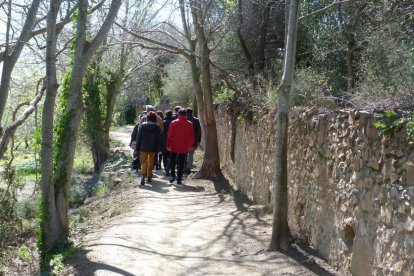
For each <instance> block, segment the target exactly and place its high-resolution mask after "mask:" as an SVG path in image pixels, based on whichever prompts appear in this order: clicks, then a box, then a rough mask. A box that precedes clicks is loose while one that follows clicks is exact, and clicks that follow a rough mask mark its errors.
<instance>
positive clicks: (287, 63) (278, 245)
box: [269, 0, 300, 250]
mask: <svg viewBox="0 0 414 276" xmlns="http://www.w3.org/2000/svg"><path fill="white" fill-rule="evenodd" d="M288 1H289V0H287V1H286V8H289V18H288V20H286V22H287V23H288V32H287V38H286V49H285V58H284V66H283V76H282V82H281V84H280V86H279V90H278V95H279V97H278V98H279V102H278V112H277V128H276V162H275V165H276V171H275V182H274V184H273V204H274V208H273V228H272V240H271V242H270V246H269V249H270V250H278V249H283V250H287V249H288V248H289V240H288V239H289V228H288V221H287V214H288V212H287V211H288V189H287V184H288V166H287V153H288V144H287V142H288V126H289V109H290V106H289V105H290V104H289V94H290V91H291V88H292V83H293V76H294V69H295V56H296V40H297V29H298V19H299V5H300V0H291V1H289V2H290V3H288Z"/></svg>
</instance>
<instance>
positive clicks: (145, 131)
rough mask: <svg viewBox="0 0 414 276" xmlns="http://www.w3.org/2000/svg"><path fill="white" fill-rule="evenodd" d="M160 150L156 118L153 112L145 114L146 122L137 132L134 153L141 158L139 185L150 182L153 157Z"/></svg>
mask: <svg viewBox="0 0 414 276" xmlns="http://www.w3.org/2000/svg"><path fill="white" fill-rule="evenodd" d="M160 150H161V130H160V127H159V126H158V125H157V116H156V115H155V113H154V112H153V111H150V112H148V113H147V119H146V122H144V123H142V124H141V126H140V127H139V130H138V137H137V144H136V151H137V152H139V154H140V157H141V185H145V178H146V177H147V181H148V183H151V180H152V169H153V168H154V158H155V155H156V154H157V153H158V152H159V151H160Z"/></svg>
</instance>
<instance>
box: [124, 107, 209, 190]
mask: <svg viewBox="0 0 414 276" xmlns="http://www.w3.org/2000/svg"><path fill="white" fill-rule="evenodd" d="M174 110H175V112H174V113H173V112H172V111H171V110H167V111H166V112H165V118H164V114H163V112H162V111H158V112H155V109H154V107H153V106H151V105H147V106H146V109H145V111H144V112H143V113H141V115H140V119H139V122H138V123H137V124H136V125H135V127H134V130H133V132H132V135H131V143H130V146H131V148H133V149H134V154H133V155H134V158H139V161H140V164H141V166H140V169H141V182H140V184H141V185H145V181H147V183H151V182H152V177H153V169H154V167H155V168H156V169H160V168H161V163H162V165H163V167H164V170H165V173H166V175H167V176H171V179H170V183H173V182H174V181H177V184H182V178H183V174H184V172H186V173H188V174H189V173H191V168H192V165H193V156H194V151H195V149H196V148H197V147H198V145H199V144H200V142H201V126H200V121H199V120H198V119H197V118H196V117H193V111H192V109H191V108H186V109H184V108H182V107H181V106H176V107H175V109H174ZM137 160H138V159H137Z"/></svg>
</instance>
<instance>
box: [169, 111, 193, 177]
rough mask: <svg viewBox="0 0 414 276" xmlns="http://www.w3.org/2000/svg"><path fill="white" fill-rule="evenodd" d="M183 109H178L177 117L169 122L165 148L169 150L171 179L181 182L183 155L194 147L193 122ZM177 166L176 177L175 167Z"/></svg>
mask: <svg viewBox="0 0 414 276" xmlns="http://www.w3.org/2000/svg"><path fill="white" fill-rule="evenodd" d="M186 115H187V114H186V111H185V109H180V110H178V118H177V119H175V120H174V121H172V122H171V124H170V127H169V128H168V133H167V150H168V151H170V152H171V177H172V178H171V179H170V183H173V182H174V181H175V179H177V184H182V182H181V181H182V177H183V171H184V160H185V155H186V154H187V153H188V152H189V151H190V150H191V149H192V148H193V147H194V130H193V124H192V123H191V122H190V121H188V120H187V117H186ZM176 166H177V177H176V174H175V167H176Z"/></svg>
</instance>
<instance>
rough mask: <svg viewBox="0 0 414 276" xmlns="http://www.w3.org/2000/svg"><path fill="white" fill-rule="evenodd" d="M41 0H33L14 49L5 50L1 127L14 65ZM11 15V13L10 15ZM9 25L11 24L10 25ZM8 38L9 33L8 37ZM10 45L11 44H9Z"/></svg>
mask: <svg viewBox="0 0 414 276" xmlns="http://www.w3.org/2000/svg"><path fill="white" fill-rule="evenodd" d="M40 2H41V0H33V1H32V4H31V6H30V8H29V10H28V12H27V16H26V20H25V22H24V25H23V29H22V32H21V34H20V37H19V39H18V40H17V42H16V44H15V45H14V47H13V51H12V52H9V51H8V50H7V51H5V55H6V57H5V58H4V60H3V70H2V74H1V83H0V129H1V120H2V119H3V115H4V110H5V108H6V104H7V99H8V97H9V90H10V79H11V74H12V72H13V69H14V66H15V65H16V62H17V60H18V59H19V56H20V54H21V52H22V50H23V47H24V45H25V44H26V43H27V41H28V40H29V39H30V37H31V32H32V29H33V26H34V24H35V19H36V14H37V11H38V9H39V5H40ZM8 16H9V17H10V16H11V14H9V15H8ZM8 27H9V26H8ZM6 39H7V40H8V39H9V38H8V35H7V37H6ZM7 44H8V43H6V47H9V46H10V45H7Z"/></svg>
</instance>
